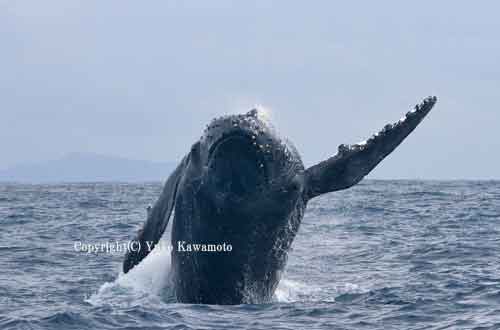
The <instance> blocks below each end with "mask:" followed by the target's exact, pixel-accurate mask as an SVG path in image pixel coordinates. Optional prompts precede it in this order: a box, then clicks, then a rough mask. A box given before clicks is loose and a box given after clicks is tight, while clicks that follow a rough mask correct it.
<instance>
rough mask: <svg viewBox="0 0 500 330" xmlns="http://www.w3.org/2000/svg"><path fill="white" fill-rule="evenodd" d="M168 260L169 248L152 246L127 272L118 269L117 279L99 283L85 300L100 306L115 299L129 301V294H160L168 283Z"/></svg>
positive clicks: (115, 300) (134, 295)
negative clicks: (145, 255)
mask: <svg viewBox="0 0 500 330" xmlns="http://www.w3.org/2000/svg"><path fill="white" fill-rule="evenodd" d="M162 243H163V245H162V246H167V242H162ZM169 243H170V242H168V244H169ZM158 246H161V245H158ZM170 261H171V259H170V250H169V249H166V248H154V249H153V250H152V251H151V253H150V254H149V255H148V256H147V257H146V258H145V259H144V260H142V261H141V263H139V264H138V265H137V266H135V267H134V268H132V269H131V270H130V271H129V272H128V273H127V274H124V273H123V272H121V271H120V273H119V275H118V278H117V279H115V280H114V281H113V282H106V283H104V284H103V285H101V287H100V288H99V290H98V291H97V292H96V293H94V294H92V295H91V296H90V297H89V298H87V299H86V300H85V301H86V302H88V303H89V304H91V305H94V306H100V305H103V304H107V303H111V302H113V303H116V302H117V300H118V301H120V300H121V301H130V297H131V296H132V297H134V298H137V297H143V296H145V295H146V296H151V295H156V296H157V295H160V294H161V292H162V290H163V289H164V288H165V287H166V286H167V284H168V276H167V275H168V273H169V271H170ZM120 298H122V299H120ZM118 303H120V302H118Z"/></svg>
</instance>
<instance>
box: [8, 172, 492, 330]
mask: <svg viewBox="0 0 500 330" xmlns="http://www.w3.org/2000/svg"><path fill="white" fill-rule="evenodd" d="M160 190H161V184H160V183H145V184H126V183H116V184H109V183H95V184H60V185H55V184H54V185H19V184H1V185H0V223H1V229H0V235H1V236H0V238H1V239H0V329H238V328H242V329H370V330H372V329H500V182H493V181H492V182H487V181H483V182H473V181H463V182H462V181H445V182H438V181H363V182H362V183H361V184H359V185H358V186H356V187H354V188H352V189H350V190H346V191H342V192H336V193H331V194H328V195H324V196H321V197H319V198H317V199H314V200H312V201H311V202H310V203H309V206H308V209H307V212H306V215H305V218H304V220H303V222H302V225H301V228H300V230H299V234H298V236H297V238H296V240H295V241H294V244H293V250H292V251H291V252H290V255H289V261H288V265H287V268H286V272H285V273H284V275H283V278H282V280H281V282H280V285H279V288H278V290H277V292H276V295H275V299H274V301H273V302H272V303H268V304H259V305H238V306H208V305H189V304H179V303H176V302H175V300H174V299H173V297H172V294H171V291H169V284H168V282H167V281H166V274H167V272H168V270H169V268H170V265H169V263H170V257H169V253H168V251H166V250H163V251H156V252H155V251H154V253H152V254H151V255H150V256H149V257H148V258H147V259H146V260H144V262H143V263H142V264H141V265H140V266H138V267H136V268H135V269H133V270H132V271H131V272H129V273H128V274H127V275H123V274H120V269H121V263H122V260H123V254H122V253H86V252H84V251H76V250H77V249H75V243H77V242H82V243H85V244H99V243H105V242H109V243H115V242H122V241H126V240H128V239H131V238H132V236H133V234H134V233H135V232H136V230H137V229H138V228H139V226H141V225H142V223H143V221H144V220H145V214H146V206H147V205H148V204H149V203H153V202H154V201H155V200H156V198H157V196H158V195H159V192H160ZM164 239H165V240H169V235H165V236H164Z"/></svg>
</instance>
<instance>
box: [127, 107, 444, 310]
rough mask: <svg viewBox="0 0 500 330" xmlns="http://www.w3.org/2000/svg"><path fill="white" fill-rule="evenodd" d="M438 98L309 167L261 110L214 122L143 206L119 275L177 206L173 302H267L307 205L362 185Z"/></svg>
mask: <svg viewBox="0 0 500 330" xmlns="http://www.w3.org/2000/svg"><path fill="white" fill-rule="evenodd" d="M435 103H436V97H428V98H426V99H425V100H424V101H423V102H422V103H421V104H419V105H417V106H415V108H414V109H413V110H412V111H410V112H408V113H407V114H406V116H405V117H403V118H402V119H401V120H399V121H398V122H396V123H395V124H389V125H386V126H385V127H384V128H383V129H382V130H381V131H380V132H379V133H377V134H375V135H373V136H372V137H371V138H370V139H368V140H367V141H364V142H362V143H358V144H354V145H344V144H342V145H340V146H339V147H338V152H337V154H336V155H335V156H333V157H331V158H329V159H327V160H325V161H323V162H320V163H319V164H317V165H314V166H311V167H309V168H307V169H305V168H304V165H303V163H302V160H301V158H300V155H299V154H298V152H297V150H296V149H295V147H294V146H293V144H292V143H291V142H289V141H288V140H286V139H282V138H280V137H279V136H278V134H277V133H276V131H275V129H274V128H273V126H272V125H271V124H270V123H269V121H268V120H267V119H266V118H263V117H262V116H261V115H260V113H259V111H257V110H251V111H250V112H248V113H246V114H242V115H230V116H224V117H221V118H217V119H214V120H213V121H212V122H211V123H210V124H209V125H208V126H207V128H206V129H205V131H204V133H203V136H202V137H201V138H200V140H199V141H197V142H196V143H194V144H193V146H192V147H191V150H190V151H189V153H188V154H187V155H186V156H185V157H184V158H183V159H182V161H181V162H180V164H179V165H178V166H177V168H176V169H175V170H174V171H173V173H172V174H171V175H170V177H169V178H168V180H167V181H166V183H165V185H164V188H163V191H162V192H161V195H160V197H159V198H158V200H157V201H156V203H155V204H154V206H153V207H152V208H150V209H149V210H148V214H147V220H146V222H145V224H144V226H143V228H142V229H141V230H140V231H139V233H138V234H137V237H136V238H135V242H136V243H138V244H137V245H136V246H139V247H140V249H139V248H136V249H130V250H129V251H127V254H126V256H125V260H124V263H123V271H124V272H125V273H127V272H128V271H129V270H130V269H131V268H132V267H134V266H135V265H137V264H138V263H139V262H140V261H141V260H142V259H144V258H145V257H146V256H147V254H148V253H149V252H150V248H151V247H152V246H154V245H156V244H157V243H158V241H159V239H160V237H161V236H162V234H163V232H164V231H165V228H166V227H167V224H168V222H169V218H170V216H171V213H172V212H173V213H174V217H173V224H172V236H171V245H172V246H171V247H172V249H171V256H172V265H171V270H170V272H171V273H170V274H169V276H170V278H171V281H172V285H173V290H174V293H175V296H176V298H177V300H178V301H179V302H183V303H203V304H241V303H261V302H267V301H270V300H271V299H272V297H273V294H274V291H275V289H276V287H277V285H278V282H279V280H280V274H281V272H282V270H283V269H284V267H285V264H286V261H287V254H288V251H289V249H290V246H291V244H292V241H293V239H294V237H295V235H296V234H297V231H298V229H299V225H300V222H301V220H302V218H303V215H304V211H305V209H306V205H307V203H308V201H309V200H310V199H312V198H314V197H316V196H319V195H321V194H325V193H328V192H332V191H337V190H341V189H346V188H349V187H351V186H353V185H355V184H357V183H358V182H360V181H361V180H362V179H363V177H364V176H366V175H367V174H368V173H369V172H370V171H371V170H372V169H373V168H375V166H377V164H379V163H380V161H382V159H384V158H385V157H386V156H387V155H389V154H390V153H391V152H392V151H393V150H394V149H395V148H396V147H397V146H398V145H399V144H400V143H401V142H402V141H403V140H404V139H405V138H406V137H407V136H408V135H409V134H410V133H411V132H412V131H413V130H414V129H415V127H416V126H417V125H418V124H419V123H420V122H421V121H422V119H423V118H424V117H425V116H426V115H427V114H428V113H429V111H430V110H431V109H432V107H433V106H434V104H435ZM229 247H230V249H229ZM165 276H167V274H165Z"/></svg>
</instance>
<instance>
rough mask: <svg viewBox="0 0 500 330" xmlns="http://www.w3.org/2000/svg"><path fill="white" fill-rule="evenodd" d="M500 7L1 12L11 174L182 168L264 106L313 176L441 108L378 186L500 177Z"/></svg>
mask: <svg viewBox="0 0 500 330" xmlns="http://www.w3.org/2000/svg"><path fill="white" fill-rule="evenodd" d="M498 13H500V3H499V2H498V1H478V2H472V1H462V2H460V3H459V2H458V1H418V2H416V1H414V2H408V1H405V2H403V1H390V2H389V1H363V2H358V1H345V2H343V3H340V2H338V1H314V2H306V1H300V2H299V1H297V2H293V1H246V2H243V1H215V0H214V1H175V2H174V1H164V0H162V1H125V0H116V1H89V0H86V1H70V0H60V1H49V0H44V1H38V0H33V1H22V0H12V1H8V0H7V1H6V0H0V41H1V43H0V169H1V168H6V167H9V166H11V165H14V164H17V163H24V162H36V161H43V160H48V159H56V158H60V157H62V156H63V155H64V154H66V153H69V152H94V153H100V154H107V155H117V156H124V157H128V158H133V159H144V160H155V161H170V160H173V161H176V160H178V159H179V158H180V157H182V156H183V155H184V154H185V153H186V152H187V151H188V150H189V147H190V145H191V144H192V143H193V142H194V141H195V139H197V138H199V136H200V135H201V132H202V130H203V128H204V126H205V125H206V124H207V123H208V121H209V120H210V119H211V118H212V117H214V116H218V115H221V114H226V113H236V112H246V111H247V110H249V109H250V108H251V107H252V106H253V105H254V104H261V105H263V106H265V107H267V108H269V109H271V116H272V120H273V122H274V124H275V126H276V127H277V128H278V129H279V131H280V132H281V133H282V134H283V135H286V136H288V137H289V138H290V139H291V140H292V141H293V142H294V143H295V144H296V146H297V147H298V149H299V151H300V152H301V153H302V155H303V159H304V162H305V163H306V165H312V164H314V163H316V162H318V161H321V160H323V159H325V158H327V157H329V156H331V155H333V154H335V153H336V150H337V146H338V145H339V144H340V143H347V144H349V143H355V142H358V141H360V140H364V139H365V138H367V137H369V136H370V135H371V134H373V133H375V132H376V131H378V130H379V129H381V128H382V127H383V126H384V125H385V124H386V123H389V122H394V121H397V120H398V119H399V118H400V117H401V116H402V115H403V114H404V113H405V112H406V111H408V110H409V108H410V107H411V106H413V105H414V104H415V103H417V102H420V101H421V99H422V98H423V97H425V96H428V95H436V96H438V99H439V100H438V104H437V105H436V107H435V108H434V110H433V112H432V113H431V114H430V115H429V116H428V117H427V118H426V119H425V121H424V122H423V123H422V124H421V125H420V126H419V127H418V128H417V130H416V131H415V132H414V133H413V134H412V135H411V136H410V137H409V138H408V139H407V140H406V141H405V142H404V143H403V144H402V145H401V146H400V147H399V148H398V149H397V150H396V151H395V152H394V153H393V154H392V155H391V156H389V157H388V158H387V159H386V160H385V161H384V162H383V163H381V164H380V165H379V167H378V168H377V169H376V170H375V171H373V172H372V174H371V176H370V177H372V178H441V179H450V178H482V179H488V178H496V179H499V178H500V174H499V169H500V152H499V147H500V108H499V107H498V103H499V100H498V97H499V96H500V19H499V18H498Z"/></svg>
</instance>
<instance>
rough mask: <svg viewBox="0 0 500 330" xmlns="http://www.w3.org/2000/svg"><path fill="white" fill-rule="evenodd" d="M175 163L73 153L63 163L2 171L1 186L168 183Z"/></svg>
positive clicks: (52, 162) (54, 162)
mask: <svg viewBox="0 0 500 330" xmlns="http://www.w3.org/2000/svg"><path fill="white" fill-rule="evenodd" d="M174 166H175V164H174V163H168V162H166V163H161V162H150V161H145V160H130V159H126V158H121V157H113V156H104V155H97V154H91V153H71V154H68V155H66V156H65V157H63V158H62V159H59V160H51V161H47V162H44V163H39V164H23V165H18V166H13V167H11V168H9V169H7V170H4V171H1V170H0V182H25V183H47V182H102V181H105V182H110V181H120V182H140V181H164V180H165V179H166V178H167V177H168V175H169V174H170V172H171V171H172V170H173V169H174Z"/></svg>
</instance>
